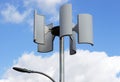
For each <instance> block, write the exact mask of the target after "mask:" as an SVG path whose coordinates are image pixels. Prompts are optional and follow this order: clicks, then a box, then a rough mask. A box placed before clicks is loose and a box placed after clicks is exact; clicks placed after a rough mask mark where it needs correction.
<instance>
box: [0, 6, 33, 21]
mask: <svg viewBox="0 0 120 82" xmlns="http://www.w3.org/2000/svg"><path fill="white" fill-rule="evenodd" d="M30 12H31V11H30V9H29V10H26V11H24V12H22V13H20V11H19V10H18V8H17V7H15V6H14V5H11V4H5V8H4V9H2V10H1V12H0V13H1V15H2V16H3V19H4V21H5V22H11V23H21V22H23V21H24V20H25V19H26V17H27V16H28V15H29V14H30Z"/></svg>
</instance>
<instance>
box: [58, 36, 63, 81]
mask: <svg viewBox="0 0 120 82" xmlns="http://www.w3.org/2000/svg"><path fill="white" fill-rule="evenodd" d="M59 61H60V67H59V68H60V73H59V74H60V82H64V37H60V60H59Z"/></svg>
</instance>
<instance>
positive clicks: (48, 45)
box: [38, 32, 54, 52]
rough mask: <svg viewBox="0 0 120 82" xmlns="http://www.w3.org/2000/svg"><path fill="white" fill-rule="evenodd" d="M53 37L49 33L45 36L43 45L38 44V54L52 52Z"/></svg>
mask: <svg viewBox="0 0 120 82" xmlns="http://www.w3.org/2000/svg"><path fill="white" fill-rule="evenodd" d="M53 40H54V36H53V35H52V34H51V32H48V33H47V34H45V44H38V52H49V51H52V50H53Z"/></svg>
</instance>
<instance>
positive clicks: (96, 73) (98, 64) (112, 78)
mask: <svg viewBox="0 0 120 82" xmlns="http://www.w3.org/2000/svg"><path fill="white" fill-rule="evenodd" d="M58 62H59V54H58V53H54V54H53V55H52V56H50V57H44V58H43V57H41V56H36V55H35V54H34V53H24V54H23V55H22V57H20V58H19V59H18V60H16V62H15V64H14V65H13V66H18V67H23V68H24V67H25V68H28V69H31V70H37V71H41V72H44V73H46V74H48V75H50V76H51V77H53V78H54V79H55V80H56V81H58V79H59V78H58V77H59V73H58V70H59V63H58ZM119 63H120V57H119V56H113V57H108V56H107V54H106V53H105V52H90V51H88V50H77V54H76V55H73V56H70V55H69V52H68V51H66V52H65V81H66V82H120V77H118V76H117V75H118V74H119V73H120V64H119ZM13 66H12V67H13ZM16 81H17V82H35V81H38V82H49V79H47V78H46V77H44V76H42V75H37V74H23V73H18V72H16V71H14V70H12V69H8V71H7V72H6V73H5V75H4V78H3V79H1V80H0V82H16Z"/></svg>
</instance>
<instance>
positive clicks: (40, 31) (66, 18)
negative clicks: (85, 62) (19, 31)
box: [34, 4, 93, 82]
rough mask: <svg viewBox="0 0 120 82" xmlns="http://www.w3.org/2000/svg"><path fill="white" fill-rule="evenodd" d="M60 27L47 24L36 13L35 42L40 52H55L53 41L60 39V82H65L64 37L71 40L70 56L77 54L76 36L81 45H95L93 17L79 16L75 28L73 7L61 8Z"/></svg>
mask: <svg viewBox="0 0 120 82" xmlns="http://www.w3.org/2000/svg"><path fill="white" fill-rule="evenodd" d="M59 14H60V15H59V17H60V19H59V23H60V25H59V26H53V24H52V23H51V24H49V25H46V24H45V16H43V15H39V14H37V11H35V13H34V42H35V43H37V44H38V52H44V53H46V52H50V51H53V41H54V38H55V37H56V36H58V37H59V38H60V82H64V36H69V37H70V38H69V39H70V55H73V54H75V53H76V34H77V35H78V43H79V44H83V43H84V44H91V45H93V30H92V15H90V14H79V15H78V16H77V24H76V25H74V26H73V22H72V5H71V4H65V5H63V6H61V8H60V13H59Z"/></svg>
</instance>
